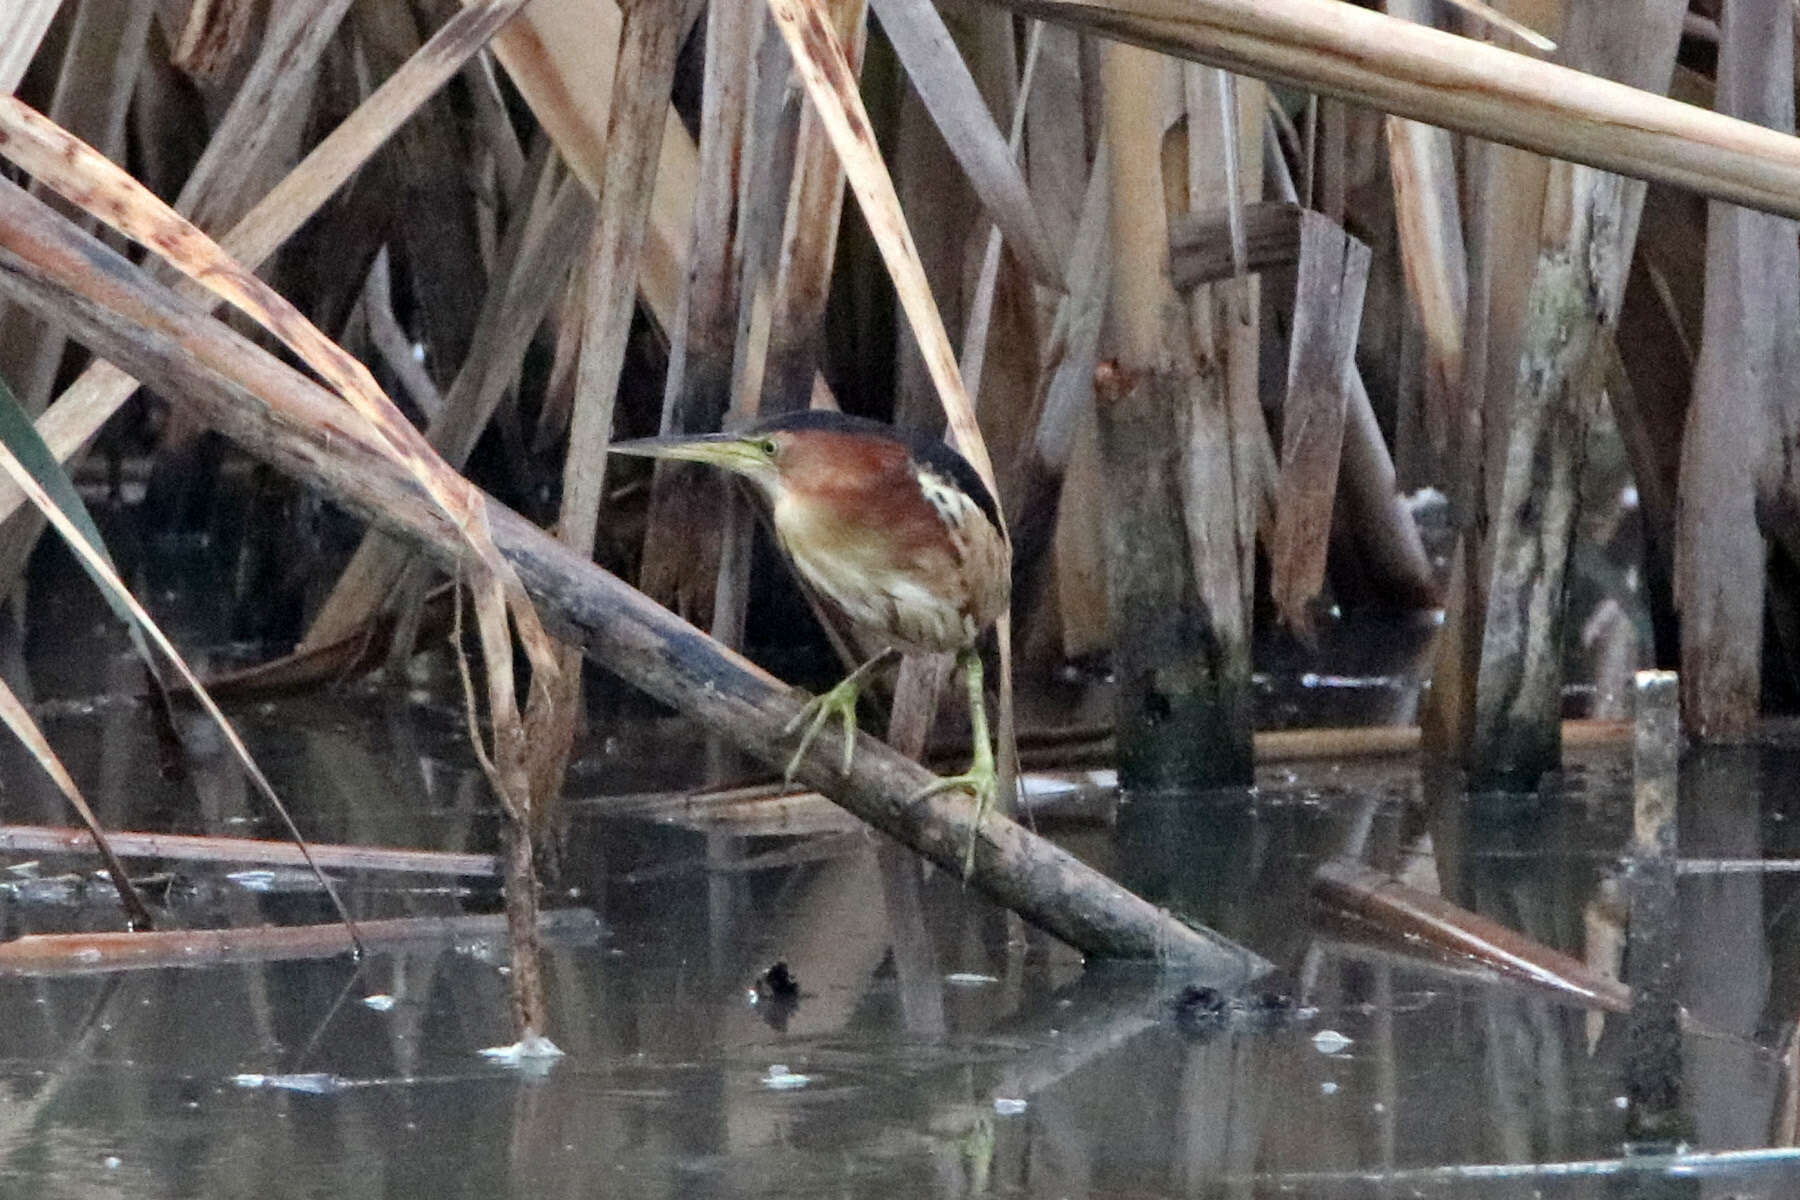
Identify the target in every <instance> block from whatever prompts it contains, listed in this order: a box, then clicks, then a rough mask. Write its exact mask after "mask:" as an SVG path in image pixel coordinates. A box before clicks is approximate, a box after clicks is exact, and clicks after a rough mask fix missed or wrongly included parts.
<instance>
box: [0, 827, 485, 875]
mask: <svg viewBox="0 0 1800 1200" xmlns="http://www.w3.org/2000/svg"><path fill="white" fill-rule="evenodd" d="M91 840H92V839H91V838H90V836H89V834H88V833H87V832H86V831H85V830H81V829H67V828H61V827H58V826H54V825H0V851H3V852H6V853H9V854H82V855H84V854H86V853H87V852H88V848H89V845H90V843H91ZM106 840H107V842H108V843H109V844H110V845H111V846H112V848H113V852H114V853H116V854H117V855H118V856H119V857H120V858H161V859H168V860H169V861H171V862H217V863H258V864H261V865H264V866H271V867H295V868H303V867H305V866H306V859H305V857H304V856H303V855H302V854H301V853H300V849H299V847H297V846H295V845H294V844H293V843H292V842H271V841H265V840H263V839H261V838H234V837H214V836H212V835H208V834H182V833H131V832H116V833H109V834H107V835H106ZM307 848H308V849H310V850H311V851H312V856H313V861H314V862H316V863H318V864H319V865H320V866H321V867H335V868H339V869H344V870H352V871H398V872H405V873H408V874H421V875H468V876H483V877H491V876H494V875H498V874H499V869H498V867H497V866H496V864H495V861H494V856H493V855H491V854H464V853H459V852H456V851H449V850H407V849H402V848H400V847H387V846H342V845H333V844H326V843H320V842H308V843H307Z"/></svg>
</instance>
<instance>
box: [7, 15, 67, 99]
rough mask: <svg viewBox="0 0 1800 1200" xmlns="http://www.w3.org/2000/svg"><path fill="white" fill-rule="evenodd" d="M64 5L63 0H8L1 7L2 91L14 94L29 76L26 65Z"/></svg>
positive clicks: (27, 65)
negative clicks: (58, 10)
mask: <svg viewBox="0 0 1800 1200" xmlns="http://www.w3.org/2000/svg"><path fill="white" fill-rule="evenodd" d="M61 7H62V0H8V2H7V4H6V6H5V7H4V8H0V92H5V93H11V92H12V91H13V90H14V89H16V88H17V87H18V86H19V81H20V80H21V79H23V78H25V68H27V67H29V66H30V65H31V60H32V58H33V57H35V56H36V54H37V50H38V43H40V42H42V41H43V40H44V32H45V31H46V30H48V29H49V28H50V22H51V20H52V19H53V18H55V16H56V10H57V9H59V8H61Z"/></svg>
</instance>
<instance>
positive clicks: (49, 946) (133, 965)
mask: <svg viewBox="0 0 1800 1200" xmlns="http://www.w3.org/2000/svg"><path fill="white" fill-rule="evenodd" d="M356 927H357V929H358V930H359V931H360V932H361V934H362V943H363V947H364V948H365V949H383V950H398V949H403V948H405V947H407V946H411V945H417V944H418V943H421V942H451V941H468V940H470V939H473V938H499V937H502V936H504V935H505V934H506V932H507V922H506V918H505V917H504V916H502V915H500V914H498V913H496V914H492V915H488V914H478V915H474V916H468V915H464V916H454V917H392V918H388V919H384V920H378V921H359V922H357V926H356ZM537 928H538V932H539V933H540V934H542V935H545V936H547V937H550V938H557V939H562V940H566V941H577V942H578V941H582V940H592V939H593V938H595V937H598V936H599V934H600V930H601V926H600V920H599V918H598V917H596V916H595V915H594V914H593V912H592V911H591V910H589V909H585V908H565V909H559V910H557V911H555V912H547V913H545V914H543V916H542V918H541V919H540V920H539V921H538V926H537ZM355 948H356V947H355V945H354V944H353V943H352V942H351V940H350V936H349V934H348V932H347V931H346V930H345V929H344V927H343V926H342V925H260V926H255V927H252V928H248V929H168V930H159V931H157V932H155V933H31V934H26V935H25V936H23V937H17V938H13V939H12V940H11V941H8V942H4V943H0V977H4V976H7V975H85V974H93V973H96V972H109V971H132V970H146V969H151V968H168V967H212V966H218V965H219V964H221V963H234V962H269V961H286V960H290V959H296V958H333V957H336V956H337V955H340V954H348V953H349V952H350V951H351V950H353V949H355Z"/></svg>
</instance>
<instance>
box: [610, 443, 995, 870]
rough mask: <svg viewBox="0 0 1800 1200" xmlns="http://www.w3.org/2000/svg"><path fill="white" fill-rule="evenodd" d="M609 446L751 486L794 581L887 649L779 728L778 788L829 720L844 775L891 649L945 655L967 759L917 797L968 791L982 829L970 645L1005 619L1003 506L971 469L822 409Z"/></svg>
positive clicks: (977, 675) (991, 769) (984, 756)
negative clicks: (786, 754)
mask: <svg viewBox="0 0 1800 1200" xmlns="http://www.w3.org/2000/svg"><path fill="white" fill-rule="evenodd" d="M612 449H613V450H614V451H615V452H617V453H619V454H636V455H643V456H647V457H651V458H675V459H682V460H685V461H688V462H700V463H710V464H712V465H713V466H715V467H721V468H723V469H724V470H727V471H731V472H733V473H735V474H738V475H741V476H743V477H744V478H745V479H748V480H749V481H750V482H751V483H752V484H754V485H755V486H756V488H757V490H758V491H759V492H761V493H762V495H763V496H764V497H765V498H766V499H767V500H768V502H769V506H770V509H771V513H772V516H773V518H774V525H775V536H776V537H777V539H779V541H780V542H781V548H782V549H783V550H784V551H785V552H786V553H787V556H788V558H789V559H791V560H792V561H793V563H794V566H795V567H796V568H797V569H798V570H799V572H800V575H801V577H802V578H804V579H805V580H806V581H807V583H809V584H811V585H812V586H813V587H814V588H816V589H817V590H818V591H819V593H820V594H821V595H823V596H824V597H825V598H826V599H827V600H828V601H829V602H830V603H831V604H833V605H835V606H836V607H837V608H838V609H839V610H840V611H842V612H843V614H844V615H845V616H846V617H848V618H849V619H850V620H851V621H852V622H853V623H854V624H856V625H858V626H859V627H861V628H862V629H864V630H866V631H868V632H869V633H871V634H873V635H875V636H876V637H877V638H878V639H884V640H885V641H886V642H887V643H888V646H887V648H886V649H884V650H883V651H882V652H881V653H880V654H877V655H876V656H875V657H873V658H871V659H869V661H867V662H865V663H863V664H862V665H861V666H859V667H857V668H856V670H854V671H852V672H851V673H850V675H849V676H848V677H847V678H845V679H844V680H843V682H841V683H839V684H838V685H837V686H836V687H834V688H832V689H831V690H830V691H828V692H825V693H824V694H822V695H820V696H817V697H814V698H813V699H812V700H811V701H810V702H809V703H808V704H807V706H806V707H805V708H803V709H802V710H801V711H800V712H799V713H798V714H796V715H795V717H794V719H793V720H792V721H790V722H789V723H788V732H789V733H792V732H793V731H794V730H795V729H798V728H799V727H800V726H801V725H802V724H805V725H806V732H805V733H804V734H803V735H802V736H801V738H800V745H799V748H798V749H796V750H795V751H794V755H793V757H792V758H791V759H789V760H788V765H787V776H788V778H789V779H792V778H793V776H794V772H795V770H796V769H797V768H798V767H799V765H800V760H801V759H802V758H803V757H804V756H805V754H806V749H807V747H808V746H810V745H811V744H812V741H813V738H814V737H816V736H817V735H818V732H819V730H820V728H821V727H823V725H824V724H825V722H826V721H827V720H828V719H829V718H830V717H832V716H833V715H834V714H835V715H836V716H838V717H839V718H840V719H841V720H842V721H843V725H844V761H843V768H844V772H845V773H846V774H848V773H849V771H850V765H851V762H852V756H853V754H854V752H855V746H856V700H857V696H858V694H859V692H860V691H861V689H862V685H863V682H864V681H865V680H867V679H868V678H869V676H870V675H871V674H873V673H874V672H875V671H877V670H879V669H880V668H881V667H882V666H884V665H885V664H887V663H888V662H890V661H892V660H893V658H894V657H895V653H896V651H898V650H915V651H925V652H947V651H955V652H956V655H957V662H958V665H960V666H961V667H962V670H963V675H964V678H965V679H966V681H967V683H968V689H969V712H970V717H971V720H972V723H973V725H974V730H973V735H974V754H973V761H972V762H971V763H970V766H969V769H968V770H967V771H966V772H964V773H963V774H961V775H952V776H949V777H946V778H943V779H940V780H938V781H937V782H936V783H935V784H932V785H931V786H930V787H928V788H926V789H924V790H923V791H922V792H920V793H919V796H920V797H923V796H926V795H930V794H932V793H935V792H940V791H945V790H948V789H951V788H964V789H967V790H968V791H969V792H971V793H972V794H973V795H974V796H975V798H976V801H977V809H976V823H977V824H978V825H979V823H980V820H981V817H982V815H983V814H984V813H985V812H986V809H987V806H988V805H989V804H990V803H992V801H993V798H994V795H995V792H996V790H997V787H998V772H997V770H996V768H995V761H994V748H993V743H992V741H991V740H990V739H989V737H988V725H987V702H986V698H985V695H984V693H983V688H982V667H981V655H980V653H979V651H977V649H976V641H977V640H978V639H979V638H980V636H981V635H982V633H983V632H984V631H986V630H987V628H988V627H989V626H991V625H992V624H993V623H994V622H995V620H997V619H998V618H999V616H1000V614H1001V613H1002V612H1004V611H1005V610H1006V605H1007V601H1008V596H1009V593H1010V588H1011V579H1012V546H1011V544H1010V543H1009V541H1008V539H1007V534H1006V523H1005V521H1004V520H1003V519H1002V517H1001V516H1000V506H999V505H998V504H997V503H996V502H995V500H994V497H993V495H992V493H990V492H989V491H988V489H987V486H986V485H985V484H983V483H982V481H981V476H980V475H978V474H977V473H976V471H975V468H974V467H972V466H970V465H969V463H968V460H966V459H964V458H963V457H962V455H960V454H958V453H957V452H956V451H955V450H952V449H951V448H950V447H949V446H947V445H945V444H944V443H943V442H941V441H939V440H937V439H935V438H930V437H925V436H922V435H915V434H908V433H905V432H902V431H901V430H898V429H895V428H894V427H893V426H891V425H884V424H882V423H881V422H879V421H870V420H867V419H865V418H862V417H851V416H845V415H844V414H842V413H835V412H822V411H814V412H799V413H789V414H786V415H783V416H778V417H771V418H769V419H768V420H765V421H761V422H758V423H757V424H755V425H752V426H750V427H749V428H747V429H743V430H739V431H737V432H734V433H712V434H705V435H701V436H694V437H659V438H643V439H640V440H638V441H631V442H620V443H618V444H617V445H615V446H613V447H612ZM972 850H973V847H972V846H971V851H972Z"/></svg>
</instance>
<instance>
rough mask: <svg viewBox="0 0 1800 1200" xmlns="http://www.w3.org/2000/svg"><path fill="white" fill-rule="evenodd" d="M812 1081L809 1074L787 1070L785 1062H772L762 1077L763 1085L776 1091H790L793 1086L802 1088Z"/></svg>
mask: <svg viewBox="0 0 1800 1200" xmlns="http://www.w3.org/2000/svg"><path fill="white" fill-rule="evenodd" d="M811 1082H812V1076H811V1075H798V1074H795V1073H794V1072H793V1071H790V1070H788V1066H787V1064H786V1063H772V1064H770V1066H769V1070H768V1073H767V1074H765V1075H764V1076H763V1078H762V1084H763V1086H764V1087H766V1088H768V1089H770V1090H771V1091H776V1092H791V1091H793V1090H794V1089H795V1088H803V1087H805V1086H806V1085H807V1084H809V1083H811Z"/></svg>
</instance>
